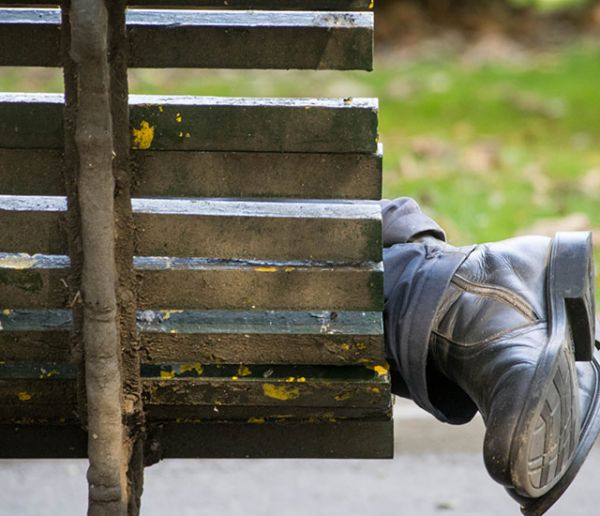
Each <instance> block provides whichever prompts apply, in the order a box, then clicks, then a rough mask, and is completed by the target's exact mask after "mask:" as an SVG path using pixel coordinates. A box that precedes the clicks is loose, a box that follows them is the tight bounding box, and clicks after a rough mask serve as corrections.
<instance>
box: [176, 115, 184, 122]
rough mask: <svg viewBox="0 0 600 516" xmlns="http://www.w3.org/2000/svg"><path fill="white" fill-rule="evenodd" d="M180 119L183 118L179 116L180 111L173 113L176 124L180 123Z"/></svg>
mask: <svg viewBox="0 0 600 516" xmlns="http://www.w3.org/2000/svg"><path fill="white" fill-rule="evenodd" d="M182 120H183V118H181V113H177V114H176V115H175V121H176V122H177V123H178V124H180V123H181V121H182Z"/></svg>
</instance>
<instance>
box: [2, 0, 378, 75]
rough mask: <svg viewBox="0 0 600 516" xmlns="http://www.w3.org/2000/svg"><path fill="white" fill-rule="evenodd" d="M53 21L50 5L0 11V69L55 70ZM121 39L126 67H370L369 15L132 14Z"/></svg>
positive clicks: (56, 18) (55, 13)
mask: <svg viewBox="0 0 600 516" xmlns="http://www.w3.org/2000/svg"><path fill="white" fill-rule="evenodd" d="M60 21H61V19H60V10H59V9H55V8H45V9H42V8H40V9H23V8H19V9H15V8H0V66H61V65H62V62H61V61H62V59H61V54H60ZM127 38H128V43H129V49H128V65H129V67H144V68H192V67H193V68H261V69H290V68H296V69H326V70H327V69H329V70H331V69H333V70H356V69H358V70H371V69H372V67H373V14H372V13H368V12H363V13H360V12H354V13H353V12H344V13H336V12H322V13H321V12H281V11H220V10H219V11H215V10H212V11H211V10H205V11H198V10H173V9H161V10H153V9H132V10H129V11H128V13H127ZM23 41H29V42H30V43H31V44H29V45H23Z"/></svg>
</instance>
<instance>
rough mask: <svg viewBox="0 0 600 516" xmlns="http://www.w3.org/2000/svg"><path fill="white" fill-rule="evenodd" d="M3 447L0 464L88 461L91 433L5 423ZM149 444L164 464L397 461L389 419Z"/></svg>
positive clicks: (193, 433) (222, 428) (253, 429)
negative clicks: (247, 460) (206, 460)
mask: <svg viewBox="0 0 600 516" xmlns="http://www.w3.org/2000/svg"><path fill="white" fill-rule="evenodd" d="M0 442H2V443H4V444H5V445H4V446H1V447H0V459H30V458H35V459H40V458H44V459H51V458H85V457H87V433H86V432H85V431H84V430H82V429H81V428H80V427H79V426H78V425H7V424H3V425H0ZM159 443H160V444H159ZM148 444H149V448H151V447H152V449H153V451H154V452H155V453H156V451H155V448H156V447H158V450H159V452H158V454H159V455H160V456H161V457H162V458H165V459H176V458H178V459H184V458H256V459H259V458H290V459H291V458H299V459H300V458H304V459H308V458H331V459H341V458H355V459H365V458H377V459H384V458H391V457H392V456H393V423H392V421H391V420H390V419H389V418H388V419H383V418H381V419H375V420H338V421H335V422H332V421H282V422H280V421H278V422H265V423H262V424H261V423H258V424H256V423H245V422H242V421H235V422H234V421H208V422H203V423H196V424H192V423H165V424H161V425H151V426H150V427H149V440H148ZM148 455H150V453H148Z"/></svg>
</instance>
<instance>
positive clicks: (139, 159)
mask: <svg viewBox="0 0 600 516" xmlns="http://www.w3.org/2000/svg"><path fill="white" fill-rule="evenodd" d="M133 159H134V163H135V165H136V181H137V182H136V185H135V187H134V190H133V195H134V196H136V197H156V196H165V197H230V198H235V197H245V198H248V197H275V198H301V199H380V198H381V176H382V174H381V161H382V155H381V151H379V152H378V153H377V154H357V153H348V154H339V153H338V154H323V153H276V152H193V151H192V152H190V151H188V152H179V151H171V152H168V151H163V152H160V151H140V152H136V153H135V154H134V156H133ZM1 162H2V158H1V156H0V167H1ZM1 181H2V179H1V178H0V182H1ZM0 185H1V183H0ZM14 193H18V192H14Z"/></svg>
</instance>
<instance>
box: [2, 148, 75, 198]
mask: <svg viewBox="0 0 600 516" xmlns="http://www.w3.org/2000/svg"><path fill="white" fill-rule="evenodd" d="M62 167H63V159H62V152H61V151H59V150H50V149H0V195H65V185H64V181H63V178H62V176H61V169H62Z"/></svg>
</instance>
